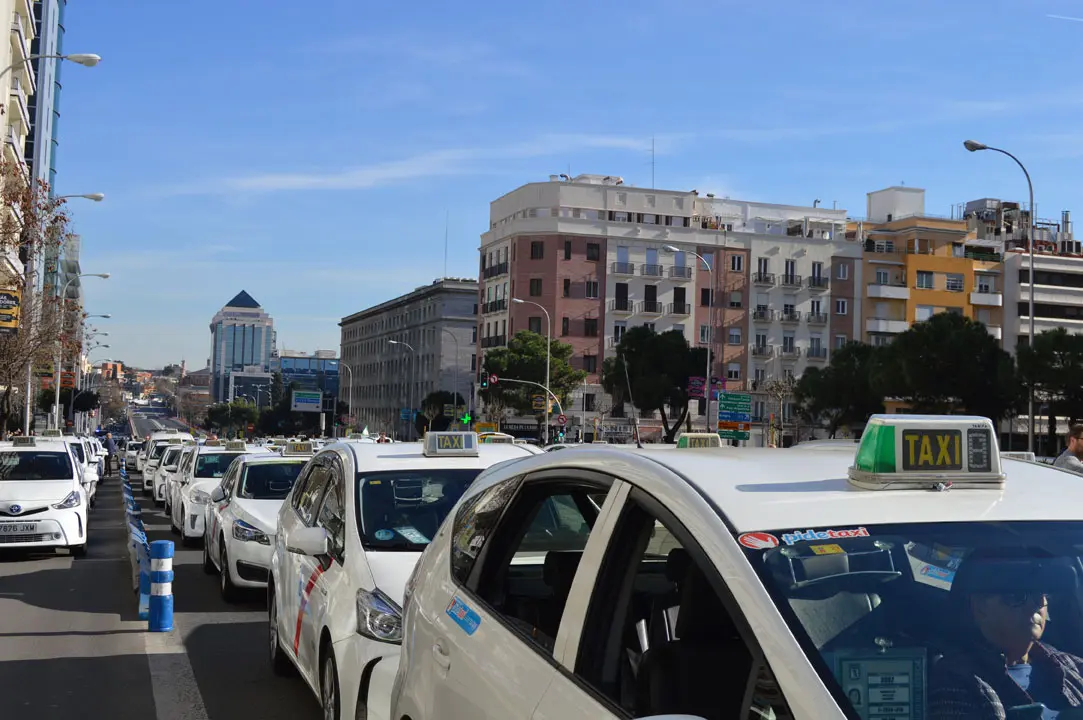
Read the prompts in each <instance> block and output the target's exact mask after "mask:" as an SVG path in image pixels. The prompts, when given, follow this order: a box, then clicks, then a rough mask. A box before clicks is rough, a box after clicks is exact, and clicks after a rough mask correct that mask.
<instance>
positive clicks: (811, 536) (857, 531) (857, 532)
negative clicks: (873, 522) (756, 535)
mask: <svg viewBox="0 0 1083 720" xmlns="http://www.w3.org/2000/svg"><path fill="white" fill-rule="evenodd" d="M854 537H869V531H868V530H866V529H865V528H863V527H859V528H854V529H852V530H805V531H804V532H802V531H800V530H795V531H794V532H792V533H785V534H784V535H783V536H782V542H784V543H786V544H787V545H794V544H796V543H799V542H801V541H802V540H835V539H838V538H854Z"/></svg>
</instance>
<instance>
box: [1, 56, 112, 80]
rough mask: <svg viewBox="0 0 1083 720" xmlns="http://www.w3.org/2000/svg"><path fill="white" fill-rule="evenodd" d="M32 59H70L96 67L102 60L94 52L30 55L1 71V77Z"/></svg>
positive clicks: (27, 63)
mask: <svg viewBox="0 0 1083 720" xmlns="http://www.w3.org/2000/svg"><path fill="white" fill-rule="evenodd" d="M31 60H68V61H69V62H73V63H75V64H76V65H82V66H83V67H94V66H95V65H97V64H98V63H100V62H101V61H102V56H101V55H95V54H94V53H69V54H67V55H30V56H29V57H27V58H26V60H24V61H22V62H17V63H12V64H11V65H8V66H7V67H6V68H4V69H3V70H2V71H0V79H2V78H3V77H4V76H5V75H7V74H8V73H9V72H11V71H12V70H14V69H15V68H17V67H19V66H20V65H29V64H30V61H31Z"/></svg>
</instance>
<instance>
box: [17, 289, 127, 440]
mask: <svg viewBox="0 0 1083 720" xmlns="http://www.w3.org/2000/svg"><path fill="white" fill-rule="evenodd" d="M85 277H96V278H101V279H102V280H108V279H109V273H83V274H81V275H76V276H75V277H73V278H71V279H70V280H68V281H67V282H66V283H64V287H63V288H61V290H60V296H59V297H60V299H61V301H63V300H64V298H65V297H67V295H68V286H69V285H71V284H72V283H73V282H75V281H76V280H78V279H79V278H85ZM60 330H61V334H63V331H64V316H63V315H61V316H60ZM96 347H103V348H107V347H109V346H108V345H98V346H96ZM62 353H63V344H62V342H61V339H60V337H57V339H56V367H54V368H53V415H54V417H55V420H54V422H55V423H56V428H55V429H56V430H59V429H60V367H61V363H62V362H63V357H62ZM27 432H29V430H28V431H27Z"/></svg>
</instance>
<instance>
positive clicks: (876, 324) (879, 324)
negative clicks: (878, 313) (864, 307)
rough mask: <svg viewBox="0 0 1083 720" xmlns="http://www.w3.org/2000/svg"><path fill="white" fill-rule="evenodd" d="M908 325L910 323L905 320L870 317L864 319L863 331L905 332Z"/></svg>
mask: <svg viewBox="0 0 1083 720" xmlns="http://www.w3.org/2000/svg"><path fill="white" fill-rule="evenodd" d="M909 327H910V323H908V322H906V321H905V320H888V319H887V318H876V317H872V318H869V319H867V320H866V321H865V332H871V333H901V332H906V331H907V329H908V328H909Z"/></svg>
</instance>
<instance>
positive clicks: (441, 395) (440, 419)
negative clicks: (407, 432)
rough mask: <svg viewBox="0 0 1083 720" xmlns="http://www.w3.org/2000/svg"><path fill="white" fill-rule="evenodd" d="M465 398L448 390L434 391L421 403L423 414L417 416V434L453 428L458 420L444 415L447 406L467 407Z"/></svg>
mask: <svg viewBox="0 0 1083 720" xmlns="http://www.w3.org/2000/svg"><path fill="white" fill-rule="evenodd" d="M465 404H466V403H465V401H464V400H463V396H462V395H459V394H457V393H451V392H448V391H447V390H434V391H433V392H431V393H429V394H428V395H426V396H425V399H424V400H422V401H421V414H420V415H418V416H417V424H416V427H417V434H418V435H421V434H422V433H424V432H425V431H426V430H432V431H434V432H441V431H443V430H447V429H448V428H450V427H451V425H452V423H454V422H455V420H456V418H454V417H448V416H447V415H444V406H445V405H454V406H455V407H459V406H461V405H465Z"/></svg>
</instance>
